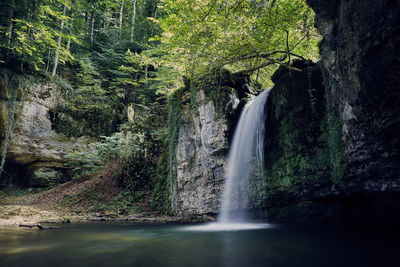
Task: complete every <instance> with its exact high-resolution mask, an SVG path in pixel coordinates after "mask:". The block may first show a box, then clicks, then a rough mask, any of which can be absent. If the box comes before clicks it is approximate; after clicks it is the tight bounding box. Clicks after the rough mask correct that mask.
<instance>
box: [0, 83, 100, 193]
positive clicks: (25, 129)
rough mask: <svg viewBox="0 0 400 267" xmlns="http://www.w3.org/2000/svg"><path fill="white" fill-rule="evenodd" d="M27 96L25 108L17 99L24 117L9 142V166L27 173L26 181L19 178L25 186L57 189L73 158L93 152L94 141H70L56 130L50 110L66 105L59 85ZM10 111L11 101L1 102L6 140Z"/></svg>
mask: <svg viewBox="0 0 400 267" xmlns="http://www.w3.org/2000/svg"><path fill="white" fill-rule="evenodd" d="M0 80H2V79H0ZM4 91H6V88H5V87H2V94H3V93H4ZM27 92H28V95H27V97H26V100H25V102H24V103H23V105H22V103H21V98H19V99H17V106H18V107H22V106H23V110H22V112H20V110H17V113H18V114H20V116H19V119H18V121H17V125H16V127H15V130H14V132H13V134H12V136H11V138H10V141H9V145H8V149H7V161H6V164H12V165H13V166H14V167H13V168H12V169H18V168H17V167H16V166H21V168H23V169H25V170H26V174H25V176H26V177H25V178H23V179H22V180H21V178H18V179H19V180H20V181H19V183H20V184H22V185H24V186H33V187H48V186H53V185H55V184H57V183H58V182H60V181H61V180H63V178H62V170H63V169H64V170H65V169H66V168H68V166H66V163H68V162H70V161H71V160H73V158H71V154H72V153H73V152H79V151H87V150H90V149H92V148H91V146H90V144H91V143H93V141H94V139H92V138H88V137H84V136H83V137H79V138H74V137H70V138H68V137H66V136H64V135H63V134H59V133H57V132H56V131H55V130H53V129H52V122H51V120H50V110H51V109H56V108H57V107H58V106H62V105H64V100H63V97H62V92H61V88H60V87H59V86H58V85H56V84H54V83H51V82H47V83H44V84H40V83H35V84H33V85H31V86H30V88H28V90H27ZM5 94H7V92H6V93H5ZM7 107H8V100H3V101H1V102H0V109H1V113H0V128H1V134H2V140H4V132H5V128H6V123H7V118H8V108H7ZM2 145H3V144H2ZM6 168H7V166H6ZM19 175H20V174H19ZM11 176H12V174H9V177H11ZM2 178H3V177H2ZM3 179H6V178H3ZM9 179H11V178H9ZM10 183H11V184H12V182H11V181H7V182H3V183H2V184H10Z"/></svg>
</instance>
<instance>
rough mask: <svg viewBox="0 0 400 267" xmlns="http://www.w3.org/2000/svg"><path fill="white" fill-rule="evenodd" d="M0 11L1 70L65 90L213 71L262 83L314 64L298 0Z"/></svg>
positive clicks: (30, 3) (162, 85)
mask: <svg viewBox="0 0 400 267" xmlns="http://www.w3.org/2000/svg"><path fill="white" fill-rule="evenodd" d="M1 10H2V11H1V14H0V33H1V35H2V38H1V42H0V47H1V50H0V52H1V54H0V56H1V58H0V60H1V64H2V65H3V66H7V67H11V68H15V69H17V70H20V71H30V72H33V73H37V72H39V73H41V74H47V75H48V76H56V74H59V76H62V77H64V78H65V79H66V80H68V81H69V83H72V85H73V86H74V87H79V86H81V85H83V86H84V85H85V83H86V84H88V83H87V80H88V79H89V84H91V82H92V80H93V79H95V78H96V77H97V78H99V77H101V78H105V79H106V82H102V83H100V84H99V83H96V82H95V83H94V84H98V87H107V88H103V89H104V90H109V89H110V88H114V89H116V90H117V91H120V90H121V88H119V87H123V90H126V89H127V87H130V88H133V87H137V86H139V85H140V84H141V82H143V81H146V83H147V82H149V81H150V80H148V79H150V78H153V80H152V81H153V82H152V83H147V84H148V86H153V87H157V88H158V89H162V90H161V91H163V92H168V91H170V90H171V89H173V88H175V87H176V86H178V85H179V84H180V83H181V77H182V76H186V77H188V78H192V77H198V76H201V75H203V74H204V73H205V72H207V71H208V70H210V69H219V68H227V69H229V70H231V71H233V72H244V73H249V74H256V76H257V77H261V78H260V79H264V80H265V81H267V80H268V77H269V76H270V74H271V72H272V71H273V70H275V69H276V67H277V65H280V64H290V62H291V61H292V60H293V59H295V58H307V59H312V60H315V59H317V58H318V49H317V42H318V41H319V36H318V34H317V32H316V30H315V28H314V27H313V24H314V13H313V11H312V10H311V9H310V8H309V7H308V6H307V5H306V3H305V1H303V0H291V1H289V0H270V1H268V0H202V1H200V0H194V1H192V0H120V1H110V0H100V1H93V0H9V1H7V2H4V1H3V2H2V3H1ZM150 66H151V67H150ZM149 67H150V69H151V71H153V72H154V73H153V75H151V74H150V73H149ZM260 72H261V73H260ZM76 73H78V75H77V76H75V77H74V75H73V74H76ZM260 74H262V75H260ZM82 76H85V77H82ZM79 77H81V78H82V79H79ZM156 83H157V84H156ZM96 86H97V85H96ZM98 91H99V90H98Z"/></svg>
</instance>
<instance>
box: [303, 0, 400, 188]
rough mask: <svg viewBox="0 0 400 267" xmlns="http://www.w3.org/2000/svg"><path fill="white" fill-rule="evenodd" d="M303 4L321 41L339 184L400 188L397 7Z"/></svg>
mask: <svg viewBox="0 0 400 267" xmlns="http://www.w3.org/2000/svg"><path fill="white" fill-rule="evenodd" d="M308 2H309V4H310V6H311V7H312V8H313V9H314V10H315V12H316V14H317V25H316V26H317V28H318V30H319V31H320V32H321V34H322V35H323V41H322V42H321V45H320V48H321V49H320V50H321V57H322V63H323V65H324V69H325V71H326V75H325V84H326V85H327V87H328V88H327V89H328V90H329V92H330V98H331V99H330V100H331V101H332V102H333V103H334V105H335V106H336V107H337V112H338V114H339V115H340V116H341V120H342V127H341V135H342V140H343V142H344V146H345V147H344V164H345V165H346V169H345V178H347V179H349V180H352V181H353V182H354V181H356V183H361V184H363V185H364V186H363V187H362V189H361V190H372V189H371V188H370V187H369V186H368V185H367V184H369V183H370V182H371V181H374V183H375V181H377V180H385V179H387V180H388V181H393V180H397V182H400V181H399V177H400V120H399V117H400V105H399V103H400V93H399V88H400V67H399V66H400V50H399V49H398V47H400V33H399V25H400V2H399V1H391V0H367V1H356V0H352V1H338V0H335V1H328V0H325V1H324V0H308ZM328 6H329V8H327V7H328ZM382 188H386V187H382ZM385 190H386V191H387V190H389V189H388V188H386V189H385ZM393 190H394V191H397V190H396V189H395V188H393ZM378 191H380V190H378Z"/></svg>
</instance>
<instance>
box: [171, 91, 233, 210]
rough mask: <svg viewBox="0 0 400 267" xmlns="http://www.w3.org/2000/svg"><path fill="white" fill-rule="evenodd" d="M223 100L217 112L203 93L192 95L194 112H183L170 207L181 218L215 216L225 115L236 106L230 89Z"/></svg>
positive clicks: (226, 139) (224, 154)
mask: <svg viewBox="0 0 400 267" xmlns="http://www.w3.org/2000/svg"><path fill="white" fill-rule="evenodd" d="M220 97H221V98H223V99H224V100H225V102H224V105H223V106H222V109H220V110H217V109H216V106H215V103H214V102H213V100H212V99H210V98H208V97H207V96H206V94H205V92H204V91H203V90H200V91H199V92H197V94H196V102H197V103H198V105H197V108H196V109H185V110H184V114H183V118H182V123H181V127H180V130H179V137H178V145H177V147H176V150H175V152H176V170H177V177H176V189H175V190H176V191H175V197H174V203H173V205H174V208H175V210H176V211H177V212H178V213H179V214H182V215H192V214H207V213H217V212H218V209H219V199H220V196H221V193H222V187H223V181H224V174H225V171H224V167H225V163H226V157H227V153H228V147H229V134H228V132H229V128H230V127H231V126H230V124H229V119H228V116H229V114H232V113H233V112H234V111H235V110H236V108H237V106H238V103H239V99H238V97H237V95H236V92H235V91H234V90H233V89H232V88H230V89H229V88H224V90H223V91H222V92H221V95H220Z"/></svg>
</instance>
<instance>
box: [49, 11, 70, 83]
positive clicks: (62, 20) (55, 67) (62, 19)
mask: <svg viewBox="0 0 400 267" xmlns="http://www.w3.org/2000/svg"><path fill="white" fill-rule="evenodd" d="M66 12H67V6H66V5H64V10H63V13H62V18H61V26H60V33H62V32H63V30H64V23H65V19H64V18H65V14H66ZM61 40H62V36H61V34H60V36H58V42H57V50H56V54H55V56H54V66H53V72H52V73H51V75H52V76H55V75H56V71H57V65H58V57H59V55H60V49H61Z"/></svg>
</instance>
